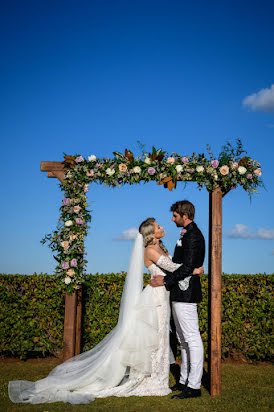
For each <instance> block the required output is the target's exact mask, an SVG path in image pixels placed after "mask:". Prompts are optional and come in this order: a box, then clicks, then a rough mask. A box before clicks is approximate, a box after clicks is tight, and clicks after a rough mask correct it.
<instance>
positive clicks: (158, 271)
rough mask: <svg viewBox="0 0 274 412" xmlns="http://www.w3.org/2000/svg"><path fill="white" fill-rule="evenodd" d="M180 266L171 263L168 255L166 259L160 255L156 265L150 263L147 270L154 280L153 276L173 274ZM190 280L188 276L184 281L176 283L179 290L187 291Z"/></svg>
mask: <svg viewBox="0 0 274 412" xmlns="http://www.w3.org/2000/svg"><path fill="white" fill-rule="evenodd" d="M180 266H181V264H179V263H174V262H172V258H171V256H170V255H169V256H168V257H167V256H165V255H162V256H160V257H159V259H158V260H157V262H156V263H152V264H151V265H150V266H148V270H149V272H150V274H151V277H152V278H154V276H156V275H161V276H165V275H166V273H165V271H168V272H174V271H175V270H176V269H178V268H179V267H180ZM190 279H191V276H188V277H186V278H185V279H183V280H180V281H179V282H178V285H179V288H180V289H181V290H187V289H188V287H189V282H190Z"/></svg>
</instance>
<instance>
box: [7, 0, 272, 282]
mask: <svg viewBox="0 0 274 412" xmlns="http://www.w3.org/2000/svg"><path fill="white" fill-rule="evenodd" d="M1 9H2V11H1V16H0V33H1V46H0V47H1V66H0V71H1V76H0V90H1V101H0V106H1V107H0V109H1V110H0V113H1V114H0V116H1V117H0V136H1V149H2V150H1V151H2V159H1V164H0V168H1V177H2V179H1V186H2V187H1V189H2V190H1V193H2V201H1V206H0V207H1V212H0V213H1V217H2V224H1V243H2V246H1V249H0V257H1V267H0V272H1V273H22V274H23V273H28V274H32V273H33V272H35V271H36V272H38V273H40V272H48V273H53V271H54V267H55V261H54V259H53V257H52V254H51V251H50V249H49V248H47V247H46V246H42V245H41V244H40V240H41V238H42V237H43V235H44V234H45V233H49V232H51V231H52V230H53V229H54V228H55V227H56V224H57V221H58V218H59V207H60V203H61V200H62V194H61V191H60V189H59V186H58V181H57V180H56V179H49V178H47V175H46V173H42V172H40V161H41V160H48V161H62V160H63V153H67V154H76V153H78V154H81V155H83V156H84V157H86V156H88V155H91V154H95V155H96V156H97V157H104V156H106V157H111V156H112V152H113V151H124V149H125V148H128V149H131V150H132V151H133V153H134V154H136V155H137V154H139V153H140V151H139V146H138V144H137V141H138V140H140V141H141V142H142V143H143V144H144V145H145V147H146V149H147V150H148V151H149V150H150V149H151V147H152V145H154V146H156V147H157V148H160V147H161V148H162V149H163V150H166V151H167V152H169V153H171V152H173V151H175V152H177V153H180V154H181V155H191V154H192V153H193V152H204V151H205V150H206V144H207V143H209V144H210V145H211V147H212V149H213V152H214V153H215V154H216V156H217V155H218V154H219V152H220V149H221V147H222V145H223V144H224V143H225V142H226V141H227V140H230V141H235V139H236V138H240V139H241V140H242V142H243V144H244V148H245V149H246V150H247V152H248V154H249V155H250V156H251V157H252V158H254V159H256V160H258V161H259V162H261V164H262V170H263V180H264V183H265V186H266V190H264V189H260V194H259V195H254V196H253V199H252V202H250V200H249V197H248V195H247V194H246V193H245V192H244V191H243V190H242V189H237V190H234V191H233V192H231V193H229V194H228V195H227V196H226V197H225V198H224V201H223V271H224V272H226V273H264V272H266V273H273V272H274V241H273V239H274V219H273V203H274V184H273V176H274V175H273V153H274V143H273V138H274V87H273V88H272V85H273V84H274V77H273V73H274V55H273V40H274V29H273V21H272V20H273V19H272V16H273V12H274V5H273V2H271V1H265V0H263V1H260V2H258V1H254V2H247V1H237V2H236V1H223V2H217V1H211V2H205V1H196V2H194V3H190V2H187V1H168V2H167V1H161V0H157V1H149V0H146V1H140V0H138V1H130V2H129V1H92V0H91V1H82V0H80V1H69V0H66V1H61V0H60V1H58V2H56V1H49V0H47V1H44V0H40V1H39V2H37V1H27V2H21V1H19V0H17V1H13V2H2V4H1ZM183 199H189V200H191V201H192V202H193V203H194V204H195V205H196V210H197V211H196V219H195V220H196V222H197V224H198V225H199V227H200V228H201V230H202V231H203V233H204V235H205V238H206V239H207V237H208V193H207V192H206V190H202V191H199V190H198V189H197V187H196V185H195V183H189V184H187V185H186V187H185V188H184V185H183V184H182V183H180V184H178V186H177V189H176V190H175V191H173V192H168V191H167V190H164V189H163V187H159V186H157V185H156V184H155V183H152V182H151V183H149V184H146V185H137V186H125V187H123V188H121V189H118V188H116V189H110V188H106V187H104V186H100V185H96V184H94V185H92V186H91V187H90V191H89V193H88V201H89V203H90V204H91V209H92V222H91V229H90V232H89V235H88V238H87V241H86V250H87V253H88V255H87V259H88V261H89V263H88V268H87V269H88V272H91V273H96V272H100V273H101V272H119V271H121V270H126V268H127V263H128V258H129V253H130V250H131V247H132V241H130V240H124V241H122V240H115V238H117V237H123V234H124V232H125V231H127V230H129V229H132V228H136V227H138V226H139V224H140V222H141V221H142V220H144V219H145V218H147V217H150V216H155V217H156V219H157V221H158V222H159V223H160V224H161V225H163V226H164V228H165V231H166V237H165V239H164V241H165V244H166V246H167V247H168V249H169V250H170V252H171V253H172V252H173V248H174V245H175V243H176V240H177V238H178V236H179V233H178V229H177V228H176V227H175V225H174V223H172V222H171V213H170V212H169V208H170V205H171V204H172V203H173V202H175V201H177V200H183ZM126 233H127V232H126ZM206 266H207V261H206ZM206 269H207V267H206Z"/></svg>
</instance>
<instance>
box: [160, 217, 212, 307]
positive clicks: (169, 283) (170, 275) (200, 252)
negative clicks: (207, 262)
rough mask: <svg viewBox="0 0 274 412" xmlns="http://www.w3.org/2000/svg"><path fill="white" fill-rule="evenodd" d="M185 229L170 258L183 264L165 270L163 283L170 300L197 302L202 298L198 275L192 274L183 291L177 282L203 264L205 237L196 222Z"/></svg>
mask: <svg viewBox="0 0 274 412" xmlns="http://www.w3.org/2000/svg"><path fill="white" fill-rule="evenodd" d="M185 229H186V233H185V234H184V235H183V237H182V239H181V242H178V243H179V244H178V243H177V245H176V247H175V251H174V256H173V259H172V260H173V262H174V263H183V265H182V266H181V267H180V268H179V269H177V270H175V272H167V274H166V276H165V277H164V283H165V287H166V289H167V290H169V291H170V299H171V301H175V302H189V303H199V302H201V300H202V290H201V282H200V277H199V276H198V275H192V277H191V279H190V282H189V287H188V289H187V290H185V291H183V290H181V289H180V287H179V283H178V282H179V281H180V280H183V279H185V278H186V277H187V276H190V275H191V274H192V273H193V270H194V269H195V268H198V267H200V266H202V265H203V263H204V258H205V239H204V237H203V235H202V232H201V231H200V229H199V228H198V227H197V225H196V223H194V222H191V223H190V224H189V225H187V226H186V227H185ZM180 243H181V245H180Z"/></svg>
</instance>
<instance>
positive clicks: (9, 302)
mask: <svg viewBox="0 0 274 412" xmlns="http://www.w3.org/2000/svg"><path fill="white" fill-rule="evenodd" d="M125 276H126V273H124V272H122V273H120V274H119V273H118V274H116V273H111V274H103V275H102V274H96V275H88V276H86V281H85V283H84V285H83V325H82V350H83V351H86V350H88V349H91V348H92V347H94V346H95V345H96V344H97V343H98V342H100V340H102V339H103V338H104V337H105V336H106V334H107V333H108V332H110V331H111V330H112V329H113V327H114V326H115V325H116V323H117V320H118V314H119V305H120V301H121V295H122V289H123V284H124V280H125ZM201 280H202V288H203V301H202V302H201V304H200V305H199V320H200V330H201V336H202V340H203V342H204V346H205V353H206V357H207V344H208V342H207V341H208V313H207V312H208V311H207V305H208V295H207V289H208V277H207V276H206V275H204V276H202V278H201ZM148 281H149V275H145V276H144V285H147V283H148ZM273 281H274V275H261V274H259V275H223V276H222V357H223V359H224V358H229V357H230V358H234V359H244V358H245V359H249V360H253V361H260V360H264V361H266V360H270V359H271V358H272V355H273V353H272V348H273V337H272V330H273V321H272V318H273V299H272V291H273ZM0 299H1V302H2V307H1V315H0V338H1V339H0V340H1V344H0V352H1V353H2V354H13V355H16V356H20V357H26V356H27V355H29V354H30V353H31V352H35V353H37V352H40V353H41V354H43V355H44V354H46V353H51V354H55V355H58V352H59V351H60V350H61V348H62V340H63V320H64V297H63V295H62V292H61V289H60V286H59V283H58V280H57V278H56V277H55V276H49V275H43V274H41V275H39V276H37V275H36V274H34V275H33V276H22V275H0Z"/></svg>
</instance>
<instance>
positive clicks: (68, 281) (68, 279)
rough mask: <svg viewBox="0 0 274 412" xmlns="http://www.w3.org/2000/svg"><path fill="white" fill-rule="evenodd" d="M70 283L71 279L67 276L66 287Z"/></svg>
mask: <svg viewBox="0 0 274 412" xmlns="http://www.w3.org/2000/svg"><path fill="white" fill-rule="evenodd" d="M70 282H71V278H70V277H69V276H66V277H65V284H66V285H69V284H70Z"/></svg>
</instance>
